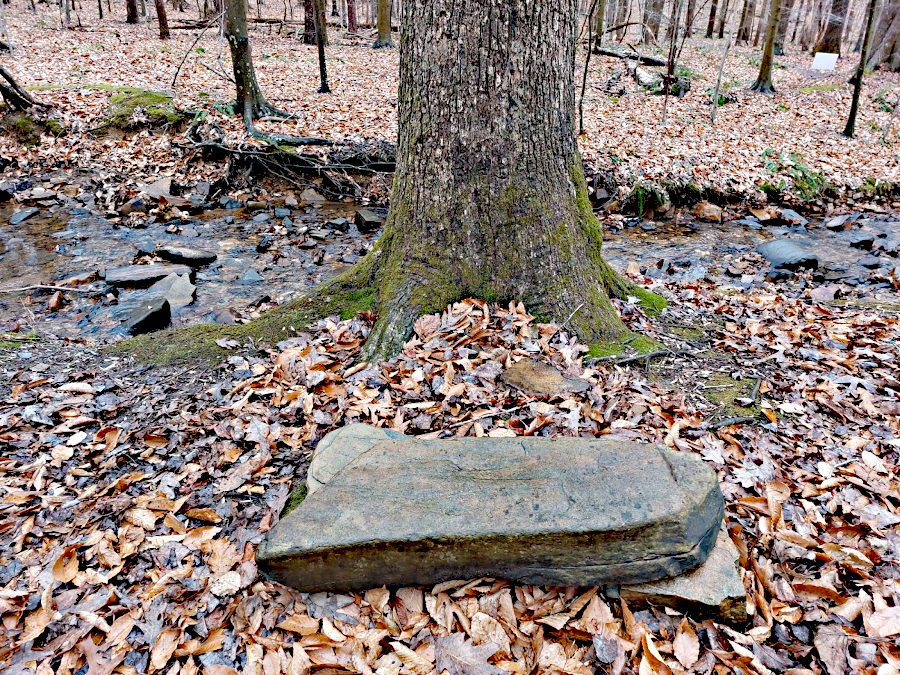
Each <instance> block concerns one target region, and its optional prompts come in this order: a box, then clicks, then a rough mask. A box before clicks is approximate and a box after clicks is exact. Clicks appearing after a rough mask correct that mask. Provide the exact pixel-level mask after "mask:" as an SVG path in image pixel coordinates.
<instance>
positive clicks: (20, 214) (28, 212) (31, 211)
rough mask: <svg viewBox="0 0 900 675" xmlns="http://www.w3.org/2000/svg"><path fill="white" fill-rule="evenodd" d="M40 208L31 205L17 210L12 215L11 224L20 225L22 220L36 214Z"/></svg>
mask: <svg viewBox="0 0 900 675" xmlns="http://www.w3.org/2000/svg"><path fill="white" fill-rule="evenodd" d="M38 211H39V209H37V208H36V207H34V206H29V207H28V208H27V209H22V210H21V211H17V212H16V213H14V214H13V215H12V217H11V218H10V219H9V222H10V224H12V225H18V224H19V223H21V222H24V221H26V220H28V219H29V218H31V216H33V215H35V214H36V213H37V212H38Z"/></svg>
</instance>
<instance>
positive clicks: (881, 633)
mask: <svg viewBox="0 0 900 675" xmlns="http://www.w3.org/2000/svg"><path fill="white" fill-rule="evenodd" d="M54 573H55V566H54ZM866 627H867V628H868V629H869V633H870V635H871V637H875V638H887V637H891V636H894V635H900V605H898V606H896V607H885V608H884V609H879V610H878V611H877V612H874V613H873V614H872V616H870V617H869V621H868V622H867V623H866Z"/></svg>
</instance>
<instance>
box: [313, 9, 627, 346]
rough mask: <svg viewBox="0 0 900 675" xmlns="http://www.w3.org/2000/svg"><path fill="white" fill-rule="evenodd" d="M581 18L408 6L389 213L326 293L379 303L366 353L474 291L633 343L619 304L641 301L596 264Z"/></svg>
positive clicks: (588, 332)
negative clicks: (579, 77) (582, 119)
mask: <svg viewBox="0 0 900 675" xmlns="http://www.w3.org/2000/svg"><path fill="white" fill-rule="evenodd" d="M576 10H577V1H576V0H419V1H418V2H414V3H409V4H408V5H407V6H406V7H404V14H403V20H402V22H401V26H402V28H401V41H402V44H403V48H402V49H401V50H400V86H399V93H398V99H399V139H398V146H397V171H396V174H395V177H394V186H393V197H392V199H391V210H390V214H389V216H388V219H387V223H386V225H385V229H384V233H383V235H382V236H381V238H380V239H379V241H378V244H377V245H376V248H375V249H374V250H373V251H372V252H371V253H370V254H369V255H368V256H367V257H366V258H364V259H363V260H362V261H361V262H360V263H359V264H358V265H357V266H356V267H355V268H353V269H352V270H350V271H349V272H347V273H345V274H344V275H342V276H341V277H339V278H338V279H337V280H335V281H334V282H332V284H331V285H330V286H329V287H328V288H326V289H325V291H324V292H328V293H330V292H355V293H364V292H365V293H373V294H374V301H375V308H376V311H377V314H378V320H377V322H376V324H375V326H374V328H373V330H372V332H371V335H370V337H369V339H368V342H367V345H366V356H367V358H376V357H384V356H387V355H389V354H391V353H393V352H395V351H396V350H397V349H398V348H399V347H400V345H401V344H402V342H403V340H404V339H405V338H406V336H407V335H408V334H409V332H410V329H411V327H412V325H413V322H414V321H415V319H416V318H417V317H418V316H420V315H421V314H423V313H429V312H435V311H441V310H443V309H444V308H445V307H446V306H447V304H449V303H451V302H453V301H455V300H458V299H461V298H465V297H469V296H472V297H478V298H483V299H486V300H489V301H494V300H497V301H501V302H506V301H522V302H524V303H525V305H526V306H527V307H528V308H529V309H530V310H531V311H532V312H534V313H535V314H536V315H537V316H540V317H542V318H543V319H551V320H556V321H558V322H567V324H566V325H567V327H568V328H569V329H570V330H573V331H574V332H576V333H577V334H578V335H579V336H580V337H581V338H582V339H584V340H586V341H589V342H592V341H596V340H599V339H615V338H620V337H621V336H622V335H623V334H625V333H626V329H625V327H624V326H623V324H622V322H621V320H620V319H619V317H618V315H617V314H616V312H615V309H614V307H613V306H612V304H611V302H610V300H609V297H610V295H615V296H617V297H623V296H625V295H627V294H634V293H640V291H639V290H637V289H636V288H635V287H634V286H633V285H631V284H628V283H627V282H625V281H624V280H623V279H622V278H621V277H619V276H618V275H617V274H616V273H615V272H613V270H612V269H611V268H610V267H608V266H607V264H606V263H605V262H604V260H603V258H602V257H601V255H600V246H601V237H602V235H601V228H600V226H599V224H598V222H597V220H596V219H595V217H594V215H593V212H592V211H591V206H590V202H589V200H588V196H587V189H586V185H585V181H584V173H583V169H582V160H581V155H580V153H579V150H578V146H577V143H576V139H575V127H574V123H575V100H574V97H573V91H574V68H575V66H574V57H575V32H576V23H577V14H576ZM498 36H503V39H498ZM536 73H539V74H540V77H536V76H535V74H536Z"/></svg>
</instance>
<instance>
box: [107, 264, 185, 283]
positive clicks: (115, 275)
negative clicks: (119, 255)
mask: <svg viewBox="0 0 900 675" xmlns="http://www.w3.org/2000/svg"><path fill="white" fill-rule="evenodd" d="M190 273H191V268H190V267H186V266H185V265H128V266H126V267H114V268H112V269H108V270H106V283H108V284H109V285H110V286H123V287H129V288H145V287H147V286H151V285H152V284H154V283H156V282H157V281H159V280H160V279H164V278H165V277H167V276H169V275H170V274H190Z"/></svg>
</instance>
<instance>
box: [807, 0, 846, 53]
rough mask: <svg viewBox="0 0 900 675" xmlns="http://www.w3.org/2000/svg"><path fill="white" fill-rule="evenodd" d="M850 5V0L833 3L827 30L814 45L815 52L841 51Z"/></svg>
mask: <svg viewBox="0 0 900 675" xmlns="http://www.w3.org/2000/svg"><path fill="white" fill-rule="evenodd" d="M849 5H850V0H834V2H832V3H831V11H830V12H828V15H827V16H826V18H825V30H823V31H822V35H821V36H820V37H819V40H818V42H817V43H816V46H815V47H813V51H814V52H827V53H829V54H840V53H841V37H842V36H843V34H844V22H845V21H846V19H847V7H848V6H849Z"/></svg>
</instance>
